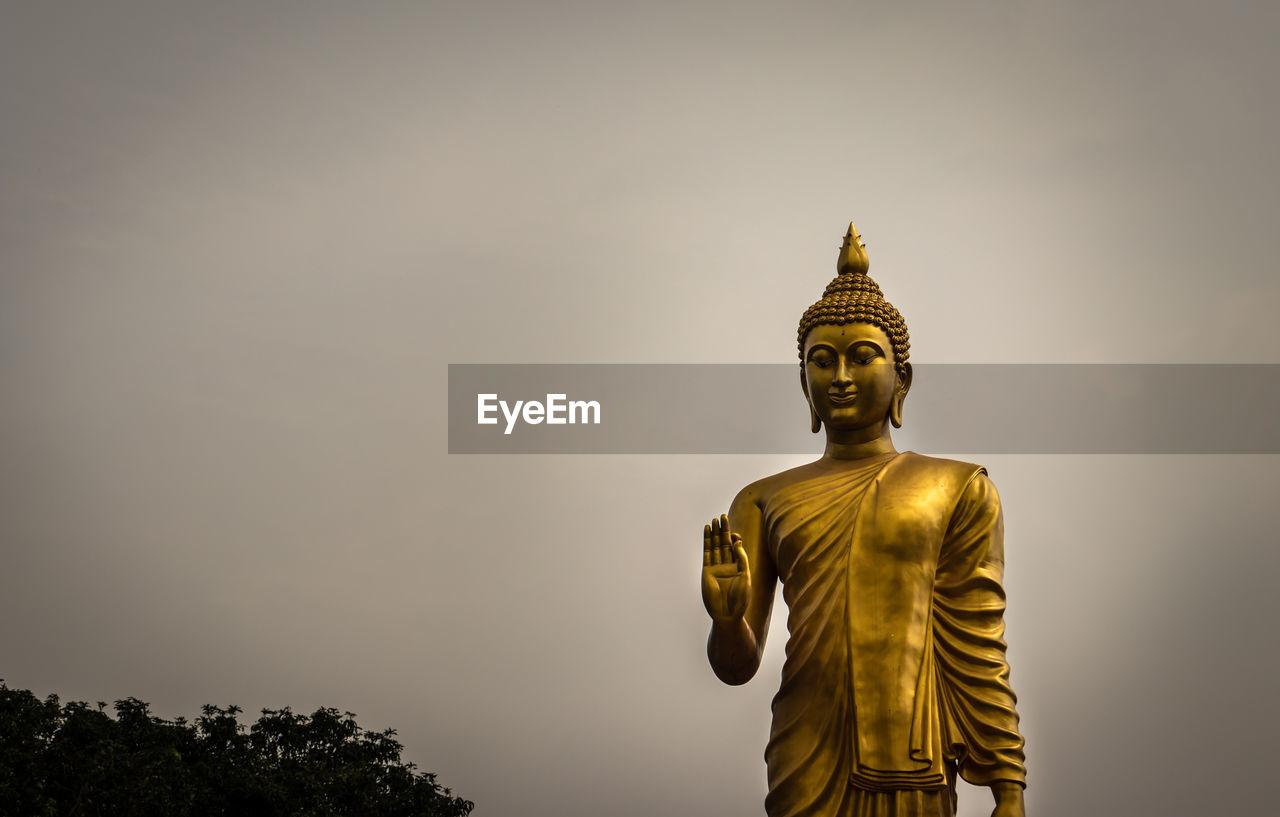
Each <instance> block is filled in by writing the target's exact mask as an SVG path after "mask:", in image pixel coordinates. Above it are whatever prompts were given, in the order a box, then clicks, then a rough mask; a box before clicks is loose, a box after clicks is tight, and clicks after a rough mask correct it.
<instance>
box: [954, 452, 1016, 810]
mask: <svg viewBox="0 0 1280 817" xmlns="http://www.w3.org/2000/svg"><path fill="white" fill-rule="evenodd" d="M934 590H935V592H934V611H933V613H934V616H933V618H934V649H935V657H936V659H937V666H938V676H939V682H940V683H941V684H943V685H944V686H945V687H946V689H945V690H944V694H943V696H942V697H943V700H944V701H945V704H944V729H945V731H946V733H947V739H948V743H950V744H951V745H952V746H957V745H958V746H960V747H962V750H961V751H960V753H959V757H958V761H959V772H960V775H961V777H963V778H964V779H965V780H967V781H969V782H970V783H973V784H975V785H983V786H990V787H991V789H992V792H993V793H994V794H995V796H996V801H997V804H1003V807H1002V809H998V810H997V813H998V814H1001V815H1003V814H1009V815H1016V814H1018V813H1020V810H1021V803H1022V787H1023V786H1024V785H1025V781H1026V770H1025V767H1024V765H1023V762H1024V756H1023V740H1022V735H1021V734H1020V732H1019V729H1018V713H1017V710H1016V708H1015V704H1016V703H1017V698H1016V697H1015V696H1014V693H1013V688H1012V687H1011V686H1010V684H1009V663H1008V660H1007V659H1006V656H1005V650H1006V648H1005V641H1004V611H1005V593H1004V515H1003V512H1002V511H1001V508H1000V497H999V495H998V494H997V493H996V489H995V486H994V485H993V484H992V483H991V480H990V479H988V478H987V476H986V474H985V473H981V472H979V473H977V474H975V475H974V476H973V478H972V479H970V481H969V483H968V485H967V486H966V487H965V490H964V493H963V495H962V497H961V499H960V502H959V504H958V505H957V507H956V511H955V514H954V515H953V518H952V521H951V527H950V529H949V530H948V532H947V536H946V539H945V540H944V542H943V549H942V553H941V554H940V558H939V564H938V570H937V574H936V579H935V584H934Z"/></svg>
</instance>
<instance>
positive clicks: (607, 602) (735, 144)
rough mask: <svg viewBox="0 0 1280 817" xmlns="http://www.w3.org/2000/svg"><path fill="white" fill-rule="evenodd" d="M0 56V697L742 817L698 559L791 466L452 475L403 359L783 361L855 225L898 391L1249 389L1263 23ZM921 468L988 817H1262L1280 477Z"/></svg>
mask: <svg viewBox="0 0 1280 817" xmlns="http://www.w3.org/2000/svg"><path fill="white" fill-rule="evenodd" d="M0 14H2V18H0V383H2V384H3V386H2V388H0V556H2V558H3V563H2V564H0V677H3V678H5V679H6V681H7V682H8V683H9V685H10V686H16V687H21V688H29V689H32V690H34V691H35V692H36V693H37V694H41V695H43V694H47V693H57V694H59V695H61V696H63V697H64V698H69V699H86V700H90V701H97V700H106V701H111V700H115V699H117V698H123V697H126V696H136V697H139V698H142V699H143V700H147V701H150V702H151V703H152V704H153V706H154V708H155V710H156V711H157V712H158V713H160V714H162V715H165V716H169V717H172V716H177V715H184V714H185V715H188V716H189V715H193V714H195V713H196V712H197V711H198V708H199V706H200V705H201V704H204V703H219V704H226V703H235V704H239V705H241V706H243V707H245V708H246V710H247V711H249V712H250V713H253V712H255V711H256V710H257V709H259V708H261V707H264V706H270V707H279V706H285V705H289V706H292V707H294V708H295V709H297V710H304V711H309V710H310V709H313V708H315V707H318V706H335V707H338V708H340V709H345V710H351V711H353V712H356V713H357V714H358V715H359V720H360V722H361V723H362V724H363V725H365V726H366V727H369V728H384V727H388V726H390V727H394V728H396V729H398V730H399V734H400V737H401V739H402V740H403V741H404V743H405V746H406V750H405V755H406V757H407V759H409V760H412V761H414V762H416V763H418V764H419V766H421V767H422V768H424V769H427V770H431V771H434V772H437V773H439V774H440V776H441V779H442V780H443V781H444V782H445V783H446V784H448V785H450V786H452V787H453V788H454V789H455V790H456V791H458V792H459V793H461V794H463V795H464V796H466V797H468V798H470V799H473V800H475V801H476V802H477V804H478V805H477V809H476V812H475V813H476V814H477V815H478V817H499V816H502V817H505V816H506V815H520V817H550V816H551V815H564V814H571V815H576V814H583V815H596V814H612V815H618V817H640V816H641V815H646V817H647V816H648V815H653V814H676V815H681V814H689V815H694V814H697V815H721V814H762V813H763V808H762V801H763V794H764V790H765V785H764V765H763V760H762V753H763V748H764V743H765V740H766V737H767V733H768V727H769V708H768V706H769V700H770V698H771V697H772V695H773V693H774V691H775V690H776V686H777V678H778V670H779V667H780V665H781V656H782V645H783V641H784V639H785V631H783V630H782V629H781V623H782V621H783V617H782V615H780V614H779V615H778V616H775V627H774V632H773V635H772V641H771V645H770V648H769V652H768V654H767V656H766V662H765V666H764V667H763V668H762V669H761V671H760V674H759V676H758V677H757V678H756V680H754V681H753V682H752V683H751V684H749V685H748V686H746V687H739V688H730V687H725V686H722V685H720V684H719V682H717V681H716V680H715V678H714V676H713V675H712V674H711V671H710V669H709V668H708V667H707V665H706V661H705V657H704V655H703V649H704V640H705V635H706V628H707V621H706V615H705V613H704V612H703V610H702V606H701V601H700V598H699V596H698V584H697V579H698V567H699V564H700V562H699V553H698V551H699V549H700V547H701V542H700V532H701V527H702V524H703V522H704V521H705V520H707V519H709V518H710V517H711V516H713V515H715V514H718V513H720V512H722V511H724V510H726V509H727V506H728V503H729V501H730V499H731V498H732V497H733V495H734V493H736V491H737V490H738V489H739V488H740V487H741V486H742V485H744V484H746V483H747V482H750V481H752V480H754V479H756V478H758V477H760V476H763V475H765V474H768V473H772V472H774V471H777V470H781V469H782V468H786V467H789V466H791V465H794V464H797V463H799V462H801V461H803V459H804V458H803V457H791V458H787V457H757V456H750V457H748V456H720V457H693V456H687V457H678V456H661V457H660V456H595V457H589V456H524V457H518V456H505V457H504V456H485V457H479V456H475V457H467V456H456V455H455V456H450V455H448V454H447V453H446V367H447V364H449V363H462V362H468V363H512V362H540V363H553V362H600V363H610V362H618V363H625V362H646V363H647V362H698V363H715V362H753V363H755V362H787V361H791V360H794V355H795V345H794V344H795V325H796V322H797V320H798V318H799V316H800V314H801V312H803V310H804V308H805V307H806V306H807V305H808V304H810V303H811V302H812V301H814V300H815V299H816V298H817V297H818V296H819V295H820V293H821V290H822V287H823V286H824V285H825V284H826V282H827V281H828V280H829V279H830V277H831V275H832V274H833V272H834V267H833V264H834V259H835V253H836V249H837V247H838V246H839V243H840V237H841V236H842V235H843V233H844V228H845V226H846V225H847V223H848V221H849V220H850V219H853V220H855V221H856V222H857V224H858V226H859V228H860V230H861V231H862V233H863V235H864V237H865V238H866V241H867V243H868V247H869V252H870V256H871V259H872V274H873V276H875V277H876V278H877V280H878V281H879V282H880V284H881V285H882V287H883V288H884V291H885V293H886V295H887V297H888V298H889V300H891V301H892V302H893V303H895V304H896V305H897V306H898V308H899V309H900V310H901V311H902V313H903V314H904V315H905V316H906V318H907V321H908V323H909V325H910V330H911V340H912V349H911V353H912V358H913V360H916V361H928V362H952V363H964V362H1019V363H1038V362H1043V363H1054V362H1083V363H1094V362H1104V363H1105V362H1113V363H1145V362H1151V363H1168V362H1195V363H1223V362H1257V363H1280V322H1277V321H1276V318H1275V316H1276V315H1277V314H1278V313H1280V283H1278V282H1277V277H1276V275H1275V271H1274V263H1275V255H1276V254H1275V244H1274V240H1275V239H1274V236H1275V225H1276V216H1277V214H1278V213H1280V160H1278V159H1277V151H1276V145H1277V144H1280V127H1278V124H1280V105H1278V102H1280V100H1278V99H1277V89H1278V88H1280V83H1278V82H1277V80H1278V79H1280V57H1277V56H1276V49H1275V43H1276V42H1277V40H1278V39H1280V11H1277V7H1276V5H1275V4H1274V3H1270V4H1268V3H1262V2H1258V3H1237V2H1225V3H1218V4H1215V5H1214V6H1213V7H1212V8H1209V7H1208V6H1207V5H1206V4H1203V3H1190V2H1186V3H1177V2H1175V3H1168V2H1160V3H1157V2H1154V1H1152V2H1146V3H1137V2H1128V1H1126V2H1107V3H1101V2H1098V3H1093V2H1066V1H1065V0H1041V1H1040V2H1024V3H989V2H988V3H969V4H964V6H963V9H962V8H961V7H959V6H955V5H953V4H947V3H941V2H937V3H935V2H897V3H893V4H888V3H885V4H877V5H874V6H873V5H863V4H854V3H838V4H837V3H815V2H810V3H792V4H786V5H783V4H777V3H753V2H746V3H715V4H711V3H693V4H688V3H663V2H659V3H644V4H642V3H629V4H614V3H601V2H580V3H569V2H559V3H493V2H483V1H481V2H476V0H472V2H466V3H463V2H435V3H430V2H428V3H406V4H390V3H385V4H380V3H370V4H361V5H359V6H356V5H353V4H342V3H284V2H278V3H269V4H260V3H253V2H239V3H217V4H194V3H193V4H174V3H164V4H154V5H150V6H148V5H143V4H133V3H112V4H101V3H78V4H76V3H67V4H19V3H6V4H4V6H3V11H2V12H0ZM801 399H802V398H801V396H800V394H799V390H798V389H797V390H796V401H797V403H796V406H797V409H796V416H795V421H796V422H798V423H804V422H806V417H805V410H804V407H803V404H802V403H801V402H800V401H801ZM1081 399H1082V400H1087V399H1088V395H1082V396H1081ZM1186 399H1188V400H1191V401H1196V402H1198V403H1200V404H1202V405H1203V417H1204V422H1205V423H1210V424H1211V423H1213V422H1214V405H1215V401H1217V400H1219V399H1220V396H1219V395H1216V394H1213V393H1206V392H1205V391H1204V390H1200V389H1197V384H1196V383H1194V382H1189V383H1188V384H1187V395H1186ZM909 411H910V403H909V402H908V422H910V415H909ZM991 420H992V422H994V423H998V422H1000V418H999V417H993V418H991ZM815 449H816V443H815ZM924 453H936V454H950V455H954V456H959V457H962V458H965V459H969V460H973V461H978V462H982V463H984V464H985V465H987V466H988V468H989V470H990V473H991V476H992V478H993V479H994V481H995V483H996V485H997V486H998V487H999V489H1000V492H1001V495H1002V497H1003V499H1004V503H1005V509H1006V520H1007V537H1008V538H1007V543H1006V549H1007V553H1008V575H1007V583H1008V592H1009V599H1010V609H1009V614H1008V624H1009V633H1008V638H1009V643H1010V652H1009V655H1010V660H1011V663H1012V666H1013V684H1014V687H1015V689H1016V691H1017V692H1018V694H1019V696H1020V710H1021V712H1022V715H1023V725H1024V728H1025V733H1026V737H1027V740H1028V747H1027V755H1028V769H1029V783H1030V788H1029V789H1028V802H1029V804H1030V806H1031V809H1030V813H1032V814H1033V815H1035V817H1053V816H1054V815H1064V816H1065V815H1078V814H1094V815H1129V814H1135V813H1149V814H1164V815H1188V816H1190V815H1200V814H1208V813H1249V812H1250V809H1255V810H1256V809H1261V808H1263V805H1262V804H1264V803H1274V793H1273V788H1274V786H1273V784H1272V783H1271V782H1270V781H1271V776H1272V772H1273V769H1272V767H1273V765H1274V763H1273V759H1274V757H1275V753H1276V747H1277V742H1280V712H1278V711H1277V702H1276V695H1275V682H1274V678H1275V673H1276V672H1277V670H1280V656H1278V655H1277V651H1276V647H1275V646H1274V643H1275V638H1274V634H1273V632H1272V631H1273V629H1274V623H1275V621H1276V620H1277V613H1280V604H1278V603H1277V601H1276V598H1277V595H1276V593H1275V592H1274V588H1273V587H1271V582H1272V581H1273V579H1274V577H1275V576H1276V575H1280V555H1278V553H1280V551H1278V550H1277V548H1276V545H1277V535H1276V532H1275V530H1276V525H1275V521H1274V520H1275V492H1276V486H1277V484H1280V458H1276V457H1265V456H1234V457H1229V456H1198V457H1190V456H1185V457H1183V456H1150V457H1137V456H1134V457H1121V456H1105V457H1083V456H1074V457H1072V456H1060V457H1048V456H1040V457H1037V456H1002V457H992V456H984V455H983V453H982V452H924ZM983 802H984V800H983V793H982V792H970V791H968V790H966V791H964V792H962V810H961V815H962V817H971V815H976V814H980V813H982V810H981V806H982V804H983Z"/></svg>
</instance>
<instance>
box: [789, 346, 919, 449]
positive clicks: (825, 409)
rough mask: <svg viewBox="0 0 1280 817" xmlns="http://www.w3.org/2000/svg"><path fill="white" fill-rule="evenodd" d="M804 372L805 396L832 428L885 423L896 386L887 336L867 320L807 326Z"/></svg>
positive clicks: (891, 352)
mask: <svg viewBox="0 0 1280 817" xmlns="http://www.w3.org/2000/svg"><path fill="white" fill-rule="evenodd" d="M804 374H805V382H806V383H807V384H808V393H809V402H810V403H812V404H813V408H814V410H815V411H816V412H817V413H818V417H820V418H821V419H822V422H823V424H824V425H825V426H826V427H827V428H828V429H830V430H832V431H835V430H839V429H857V428H867V427H871V426H875V425H881V424H883V423H884V420H885V418H886V417H887V416H889V407H890V405H892V403H893V394H894V391H895V390H896V389H897V387H898V373H897V369H895V368H894V360H893V346H892V345H891V344H890V343H889V336H888V335H886V334H885V332H884V330H883V329H881V328H880V327H878V326H874V325H872V324H869V323H847V324H845V325H844V326H833V325H830V324H821V325H819V326H815V327H813V329H811V330H809V335H808V337H806V338H805V342H804Z"/></svg>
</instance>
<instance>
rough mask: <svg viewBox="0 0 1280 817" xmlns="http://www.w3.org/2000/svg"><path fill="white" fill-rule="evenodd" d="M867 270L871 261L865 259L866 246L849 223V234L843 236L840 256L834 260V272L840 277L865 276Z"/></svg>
mask: <svg viewBox="0 0 1280 817" xmlns="http://www.w3.org/2000/svg"><path fill="white" fill-rule="evenodd" d="M869 269H871V259H870V258H868V257H867V245H866V243H865V242H863V240H862V236H860V235H858V230H857V228H856V227H854V226H853V222H852V221H850V222H849V232H847V233H845V234H844V243H843V244H841V245H840V255H839V257H838V258H836V272H838V273H840V274H841V275H854V274H857V273H862V274H863V275H866V274H867V270H869Z"/></svg>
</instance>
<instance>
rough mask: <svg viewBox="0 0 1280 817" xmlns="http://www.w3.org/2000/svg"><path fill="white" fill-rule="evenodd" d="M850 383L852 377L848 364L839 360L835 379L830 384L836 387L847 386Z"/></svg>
mask: <svg viewBox="0 0 1280 817" xmlns="http://www.w3.org/2000/svg"><path fill="white" fill-rule="evenodd" d="M852 382H853V375H852V374H851V373H850V371H849V364H847V363H845V362H844V361H843V360H841V361H840V362H839V364H838V365H837V366H836V377H835V380H834V381H832V384H833V385H836V386H848V385H849V384H850V383H852Z"/></svg>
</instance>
